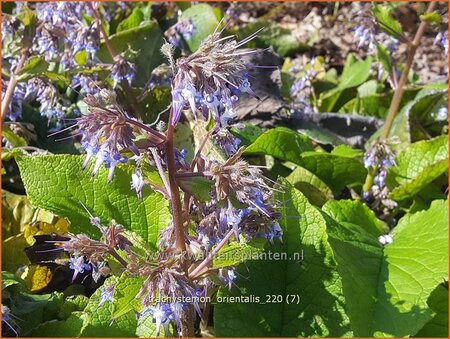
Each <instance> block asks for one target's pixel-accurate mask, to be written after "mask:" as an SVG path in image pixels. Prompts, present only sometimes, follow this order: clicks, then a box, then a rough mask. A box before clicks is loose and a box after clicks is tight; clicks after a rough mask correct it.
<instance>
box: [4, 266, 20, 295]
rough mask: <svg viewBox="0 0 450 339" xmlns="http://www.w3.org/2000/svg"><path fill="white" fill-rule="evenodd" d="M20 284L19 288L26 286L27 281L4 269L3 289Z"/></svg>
mask: <svg viewBox="0 0 450 339" xmlns="http://www.w3.org/2000/svg"><path fill="white" fill-rule="evenodd" d="M14 285H19V286H17V287H19V290H20V289H21V288H22V286H25V281H23V280H22V279H20V278H17V277H16V276H15V275H14V274H13V273H11V272H7V271H2V291H3V290H5V289H7V288H8V287H10V286H14Z"/></svg>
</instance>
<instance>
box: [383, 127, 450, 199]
mask: <svg viewBox="0 0 450 339" xmlns="http://www.w3.org/2000/svg"><path fill="white" fill-rule="evenodd" d="M396 164H397V166H395V167H393V168H392V170H391V171H390V173H389V180H388V182H389V183H390V184H389V185H390V186H391V189H392V191H391V198H392V199H395V200H405V199H408V198H411V197H413V196H414V195H415V194H416V193H418V192H419V191H420V190H421V189H422V188H424V187H425V186H426V185H428V184H429V183H431V182H432V181H433V180H434V179H436V178H437V177H439V176H440V175H441V174H443V173H445V172H446V171H447V169H448V136H446V135H443V136H440V137H437V138H434V139H432V140H424V141H419V142H416V143H414V144H412V145H411V146H410V147H408V148H407V149H405V150H404V151H402V152H401V153H400V154H399V155H398V156H397V158H396ZM392 180H393V181H395V186H394V187H393V185H392Z"/></svg>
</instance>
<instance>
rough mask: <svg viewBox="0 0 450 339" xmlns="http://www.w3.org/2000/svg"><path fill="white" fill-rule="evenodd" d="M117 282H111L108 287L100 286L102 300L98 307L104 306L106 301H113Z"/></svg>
mask: <svg viewBox="0 0 450 339" xmlns="http://www.w3.org/2000/svg"><path fill="white" fill-rule="evenodd" d="M115 287H116V286H115V284H111V285H109V286H108V287H100V291H101V294H100V301H99V303H98V307H100V306H102V305H103V304H104V303H105V302H113V300H114V289H115Z"/></svg>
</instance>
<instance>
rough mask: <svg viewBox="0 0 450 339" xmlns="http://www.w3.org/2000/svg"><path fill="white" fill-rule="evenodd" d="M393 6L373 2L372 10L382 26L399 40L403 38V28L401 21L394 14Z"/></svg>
mask: <svg viewBox="0 0 450 339" xmlns="http://www.w3.org/2000/svg"><path fill="white" fill-rule="evenodd" d="M392 10H393V8H392V7H391V6H389V5H384V4H373V5H372V11H373V15H374V16H375V19H376V20H377V22H378V25H379V26H380V28H381V29H382V30H383V31H385V32H386V33H387V34H389V35H391V36H392V37H394V38H395V39H397V40H402V38H403V30H402V26H401V25H400V23H399V22H398V21H397V20H395V19H394V17H393V16H392Z"/></svg>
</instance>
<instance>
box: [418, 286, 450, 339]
mask: <svg viewBox="0 0 450 339" xmlns="http://www.w3.org/2000/svg"><path fill="white" fill-rule="evenodd" d="M427 303H428V306H430V308H431V309H432V310H433V311H434V312H436V314H435V315H434V317H433V319H431V320H430V321H429V322H428V323H426V324H425V326H424V327H423V328H422V329H421V330H420V331H419V332H417V334H416V335H415V336H416V337H422V338H424V337H425V338H429V337H437V338H446V337H448V281H447V282H446V283H442V284H439V285H438V286H437V287H436V288H435V289H434V290H433V292H431V294H430V297H429V298H428V301H427Z"/></svg>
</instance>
